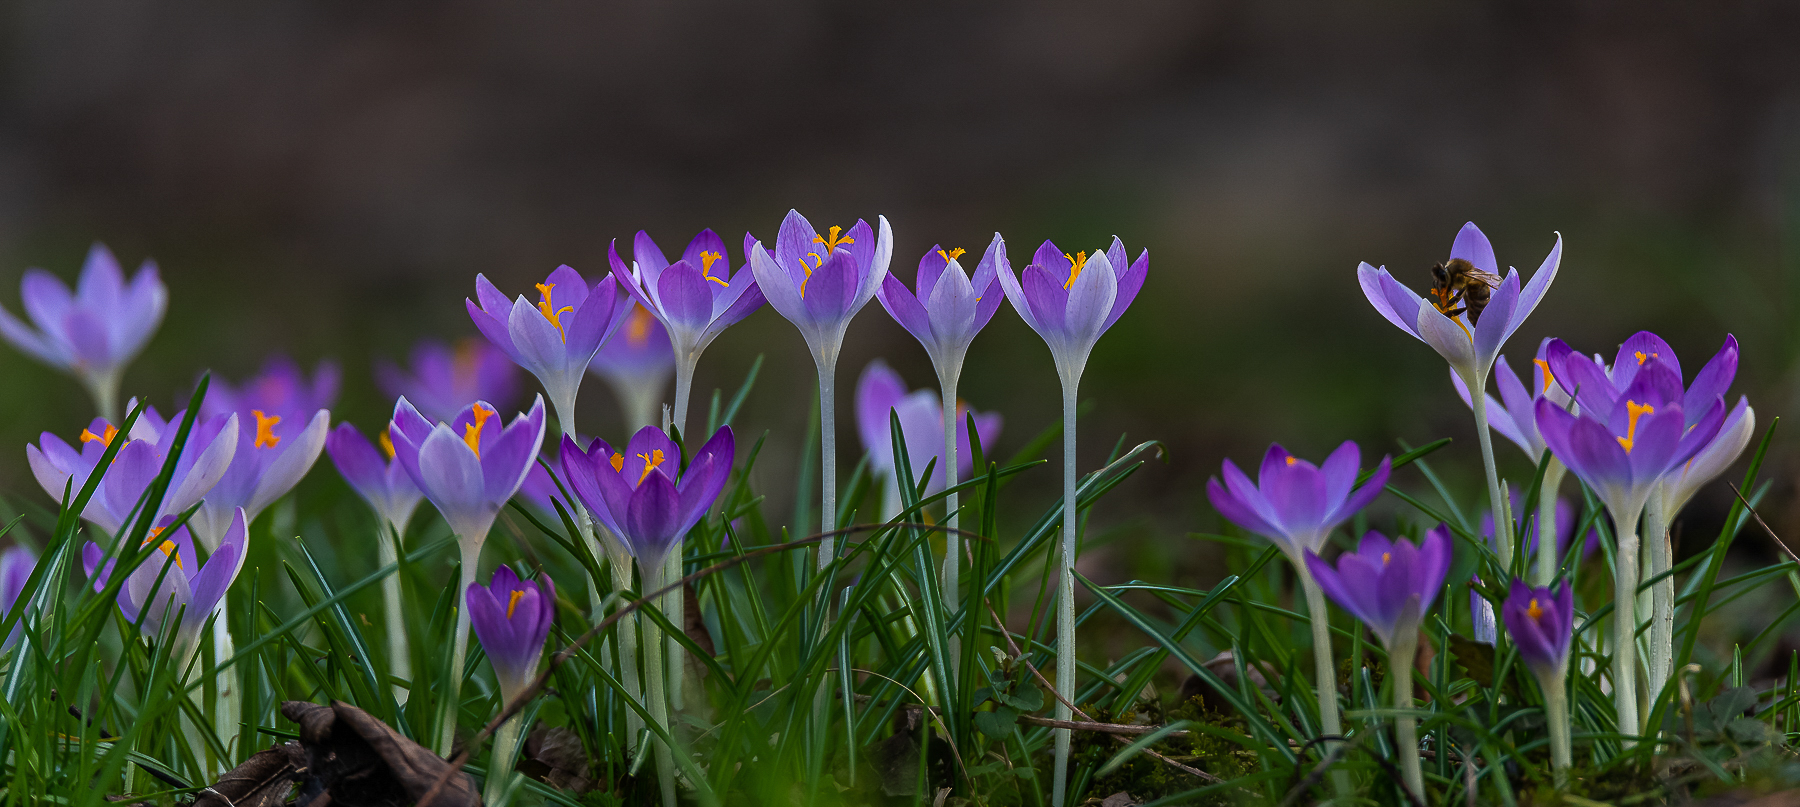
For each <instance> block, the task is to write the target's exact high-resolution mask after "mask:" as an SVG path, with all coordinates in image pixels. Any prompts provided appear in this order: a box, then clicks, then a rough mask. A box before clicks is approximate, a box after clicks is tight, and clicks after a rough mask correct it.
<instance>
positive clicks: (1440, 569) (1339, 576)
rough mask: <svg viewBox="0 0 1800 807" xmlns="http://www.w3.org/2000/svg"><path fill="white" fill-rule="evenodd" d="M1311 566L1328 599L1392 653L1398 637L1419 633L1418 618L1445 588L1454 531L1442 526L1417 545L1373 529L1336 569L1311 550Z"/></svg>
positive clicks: (1309, 554)
mask: <svg viewBox="0 0 1800 807" xmlns="http://www.w3.org/2000/svg"><path fill="white" fill-rule="evenodd" d="M1306 565H1307V567H1308V568H1309V569H1310V570H1311V571H1312V574H1313V578H1314V579H1316V580H1318V581H1319V588H1321V589H1324V590H1325V595H1326V596H1328V597H1330V598H1331V599H1332V601H1333V602H1336V603H1337V604H1338V605H1339V606H1340V607H1342V608H1343V609H1344V610H1346V611H1349V612H1350V613H1351V614H1352V615H1354V616H1355V617H1356V618H1357V619H1359V620H1361V621H1362V623H1363V624H1364V625H1367V626H1369V630H1371V631H1373V632H1374V633H1375V636H1376V638H1379V639H1380V640H1381V644H1382V646H1384V647H1387V648H1390V649H1391V648H1393V647H1394V640H1395V638H1396V637H1399V636H1401V635H1402V634H1403V633H1407V632H1416V631H1417V630H1418V629H1419V620H1420V619H1421V618H1422V617H1423V615H1424V614H1425V612H1426V611H1428V610H1430V609H1431V603H1432V600H1434V599H1436V598H1437V593H1438V589H1440V588H1443V586H1444V575H1446V574H1448V573H1449V572H1450V528H1449V527H1447V526H1444V525H1442V524H1440V525H1438V526H1437V527H1435V528H1433V529H1432V530H1431V531H1430V532H1427V533H1425V538H1424V540H1422V541H1420V542H1419V545H1418V546H1417V547H1414V546H1413V545H1412V542H1410V541H1406V540H1397V541H1389V540H1388V539H1387V536H1384V535H1382V534H1381V533H1379V532H1375V531H1373V530H1370V531H1369V533H1368V534H1366V535H1364V536H1363V539H1362V543H1360V544H1358V545H1357V547H1356V551H1355V552H1345V553H1344V554H1342V555H1339V556H1338V561H1337V568H1335V569H1334V568H1332V566H1331V564H1329V563H1326V562H1325V561H1324V560H1323V559H1321V558H1320V557H1319V556H1318V554H1317V553H1315V552H1313V551H1310V550H1309V551H1308V552H1307V555H1306Z"/></svg>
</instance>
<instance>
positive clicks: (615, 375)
mask: <svg viewBox="0 0 1800 807" xmlns="http://www.w3.org/2000/svg"><path fill="white" fill-rule="evenodd" d="M741 274H748V273H747V272H746V273H741ZM758 305H761V303H760V302H759V303H758ZM588 370H589V371H590V372H592V373H593V374H594V375H597V376H600V377H601V378H603V379H605V380H606V383H607V385H608V386H610V387H612V390H613V394H614V395H616V396H618V398H619V405H620V408H621V409H622V410H623V412H624V416H625V421H626V424H625V425H626V426H627V427H628V428H632V429H639V428H643V427H645V426H653V425H656V419H657V409H658V407H660V406H661V405H662V402H663V389H664V388H665V387H666V386H667V385H668V383H669V377H670V376H672V375H674V374H675V349H674V347H673V343H671V342H670V341H669V331H668V329H667V328H664V327H663V324H662V323H661V322H659V321H657V319H656V317H655V315H653V314H651V313H650V309H648V308H645V307H643V306H641V305H635V304H634V305H632V307H631V313H629V314H627V315H626V316H625V327H623V328H620V329H619V332H618V334H617V335H615V336H613V338H612V339H610V340H608V341H607V343H606V346H605V347H603V348H600V352H599V353H596V354H594V360H593V361H592V362H590V363H589V364H588Z"/></svg>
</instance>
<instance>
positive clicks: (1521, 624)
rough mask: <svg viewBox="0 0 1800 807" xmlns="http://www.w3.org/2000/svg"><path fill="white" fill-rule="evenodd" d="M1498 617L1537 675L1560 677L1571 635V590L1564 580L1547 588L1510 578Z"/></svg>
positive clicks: (1573, 609)
mask: <svg viewBox="0 0 1800 807" xmlns="http://www.w3.org/2000/svg"><path fill="white" fill-rule="evenodd" d="M1500 618H1501V619H1502V620H1503V621H1504V622H1505V623H1506V632H1507V633H1508V634H1510V635H1511V636H1512V638H1513V644H1514V645H1515V646H1516V647H1518V648H1519V658H1520V659H1522V660H1523V661H1524V662H1525V664H1526V666H1528V667H1530V668H1531V669H1532V671H1533V672H1535V673H1537V674H1538V675H1540V676H1549V675H1554V676H1556V677H1557V678H1558V679H1560V678H1561V677H1562V674H1563V671H1564V670H1565V669H1567V665H1568V663H1569V645H1570V643H1571V642H1572V641H1573V640H1574V638H1575V591H1574V590H1573V589H1571V588H1570V587H1569V585H1568V584H1567V583H1566V582H1565V583H1563V584H1561V585H1559V586H1557V587H1556V588H1554V589H1550V588H1533V587H1531V586H1527V585H1525V581H1523V580H1518V579H1515V580H1513V583H1512V588H1511V590H1510V591H1509V592H1508V593H1507V595H1506V601H1505V602H1503V603H1501V604H1500Z"/></svg>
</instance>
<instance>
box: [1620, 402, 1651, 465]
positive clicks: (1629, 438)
mask: <svg viewBox="0 0 1800 807" xmlns="http://www.w3.org/2000/svg"><path fill="white" fill-rule="evenodd" d="M1655 411H1656V407H1654V406H1651V405H1650V404H1639V403H1638V402H1637V401H1626V402H1625V414H1626V417H1628V418H1630V420H1627V421H1625V436H1624V437H1618V438H1614V439H1616V440H1618V441H1619V445H1622V446H1624V447H1625V453H1627V454H1630V453H1631V444H1632V442H1633V440H1634V438H1636V437H1637V422H1638V418H1640V417H1643V416H1644V415H1648V414H1650V413H1652V412H1655Z"/></svg>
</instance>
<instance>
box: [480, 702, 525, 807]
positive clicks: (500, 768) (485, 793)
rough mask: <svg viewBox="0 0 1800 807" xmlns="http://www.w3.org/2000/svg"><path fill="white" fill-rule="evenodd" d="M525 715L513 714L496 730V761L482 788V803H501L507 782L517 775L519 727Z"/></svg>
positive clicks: (491, 765)
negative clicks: (485, 784)
mask: <svg viewBox="0 0 1800 807" xmlns="http://www.w3.org/2000/svg"><path fill="white" fill-rule="evenodd" d="M524 719H525V716H524V715H513V716H512V717H509V718H507V719H506V722H505V723H501V724H500V730H499V731H496V732H494V761H493V763H492V764H490V765H488V774H487V786H486V787H485V788H483V790H482V797H481V799H482V803H484V804H499V803H500V800H501V799H502V798H503V797H504V796H505V795H506V791H507V790H508V788H507V783H508V782H510V781H511V780H512V778H513V777H514V776H517V775H518V774H517V772H516V771H515V770H514V768H515V767H517V760H518V758H519V729H520V728H521V726H522V724H523V721H524Z"/></svg>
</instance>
